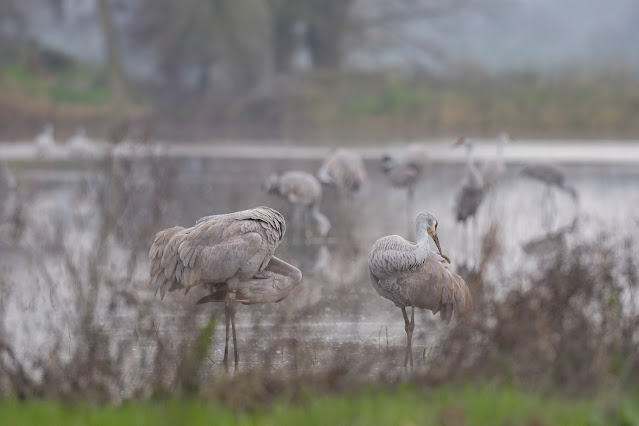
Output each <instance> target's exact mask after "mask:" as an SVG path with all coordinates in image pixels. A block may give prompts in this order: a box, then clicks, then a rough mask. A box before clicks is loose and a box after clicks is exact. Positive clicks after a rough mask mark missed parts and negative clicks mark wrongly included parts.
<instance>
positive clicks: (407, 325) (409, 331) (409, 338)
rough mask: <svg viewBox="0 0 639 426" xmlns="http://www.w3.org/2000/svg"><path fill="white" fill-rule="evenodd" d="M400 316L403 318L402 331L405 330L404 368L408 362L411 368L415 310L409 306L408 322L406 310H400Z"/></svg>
mask: <svg viewBox="0 0 639 426" xmlns="http://www.w3.org/2000/svg"><path fill="white" fill-rule="evenodd" d="M402 315H403V316H404V330H406V356H405V357H404V367H406V366H408V361H409V360H410V366H411V368H412V367H413V330H414V329H415V308H414V307H412V306H411V313H410V318H411V319H410V320H409V319H408V314H407V313H406V308H402Z"/></svg>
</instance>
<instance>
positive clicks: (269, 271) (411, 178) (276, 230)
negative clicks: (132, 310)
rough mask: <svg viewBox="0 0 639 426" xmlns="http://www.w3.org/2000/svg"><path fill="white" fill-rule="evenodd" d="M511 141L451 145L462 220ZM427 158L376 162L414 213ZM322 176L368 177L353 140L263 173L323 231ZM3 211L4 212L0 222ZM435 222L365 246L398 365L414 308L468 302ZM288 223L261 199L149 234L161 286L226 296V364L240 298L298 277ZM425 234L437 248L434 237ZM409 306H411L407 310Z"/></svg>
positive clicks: (445, 317) (544, 173) (275, 294)
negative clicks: (396, 322)
mask: <svg viewBox="0 0 639 426" xmlns="http://www.w3.org/2000/svg"><path fill="white" fill-rule="evenodd" d="M52 131H53V129H52V128H51V127H47V128H46V129H45V131H44V132H43V134H41V135H39V136H38V138H37V139H36V141H35V143H36V148H37V150H38V153H42V152H46V150H47V149H49V147H50V146H51V143H52V142H51V140H52ZM84 137H86V136H85V135H84V134H80V133H79V134H78V135H77V139H78V140H77V141H75V142H73V145H75V146H81V145H83V142H82V141H81V140H80V139H81V138H84ZM508 142H509V138H508V136H507V135H506V134H502V135H501V136H500V138H499V142H498V144H497V153H496V156H495V157H494V158H493V159H491V160H489V161H485V162H483V163H481V164H480V165H479V166H477V165H476V163H475V161H474V158H473V148H474V142H473V141H472V140H470V139H468V138H465V137H462V138H460V139H459V140H458V141H457V142H456V143H455V144H454V145H453V146H463V147H464V148H465V149H466V168H465V174H464V178H463V180H462V182H461V185H460V187H459V190H458V192H457V195H456V197H455V207H454V208H455V218H456V220H457V221H458V222H462V223H465V222H466V221H467V220H468V219H469V218H471V219H473V220H474V219H475V218H476V214H477V210H478V208H479V206H480V205H481V204H482V201H483V199H484V197H485V195H486V194H487V193H488V192H489V191H491V190H493V188H494V187H495V186H496V185H497V183H498V182H499V181H500V180H501V179H502V178H503V177H504V175H505V172H506V166H505V162H504V159H503V149H504V145H505V144H507V143H508ZM53 143H55V142H53ZM429 164H430V160H429V157H428V155H427V152H426V149H425V147H424V146H422V145H417V144H415V145H409V146H407V147H405V148H404V149H401V150H399V151H397V152H394V153H388V154H384V155H383V156H382V158H381V161H380V165H381V170H382V172H383V173H384V174H385V176H386V177H387V179H388V181H389V183H390V185H391V186H393V187H396V188H401V189H405V190H406V193H407V203H406V211H407V214H408V216H409V217H411V218H412V217H413V216H412V214H413V213H412V204H413V200H414V196H415V191H416V186H417V184H418V182H419V181H420V179H422V178H424V176H426V174H427V170H428V167H429ZM521 175H523V176H527V177H530V178H533V179H536V180H538V181H541V182H543V183H544V184H546V185H547V188H548V192H549V191H550V190H551V188H552V187H556V188H558V189H560V190H562V191H564V192H566V193H568V194H570V195H571V197H573V199H575V200H576V199H577V192H576V190H575V189H574V187H572V186H570V185H568V184H567V182H566V178H565V175H564V173H563V171H562V170H561V169H560V168H558V167H556V166H552V165H537V166H527V167H525V168H524V169H522V171H521ZM322 184H325V185H332V186H335V187H336V188H337V190H338V192H339V193H340V194H342V195H343V196H345V197H353V196H354V195H355V194H356V193H357V192H359V191H361V190H362V188H364V187H365V186H366V185H368V177H367V173H366V169H365V167H364V162H363V160H362V158H361V157H360V156H359V155H358V154H357V153H356V152H354V151H352V150H348V149H344V148H339V149H334V150H332V151H331V152H329V153H328V155H327V157H326V158H325V160H324V162H323V164H322V165H321V167H320V169H319V170H318V172H317V178H316V177H315V176H313V175H311V174H309V173H307V172H303V171H288V172H284V173H281V174H274V175H271V176H269V177H268V178H266V179H265V181H264V183H263V190H265V191H267V192H268V193H270V194H274V195H277V196H280V197H283V198H284V199H286V200H287V201H288V202H289V203H290V204H291V205H292V206H293V207H294V209H293V211H294V213H293V221H294V222H298V224H299V223H305V222H307V221H308V220H312V221H313V222H314V223H315V226H316V229H317V232H318V234H319V235H320V236H321V237H325V236H327V235H328V233H329V232H330V230H331V225H330V222H329V220H328V218H327V217H326V216H325V215H324V214H322V213H321V212H320V210H319V206H320V202H321V199H322ZM15 187H16V184H15V178H14V177H13V175H12V174H11V172H10V171H9V169H8V168H7V167H6V165H5V164H4V163H3V162H2V161H0V189H3V188H4V190H3V191H0V197H2V198H3V199H0V202H2V204H3V205H4V204H5V203H4V201H5V199H6V198H7V196H8V195H10V194H11V192H12V191H15ZM3 213H4V214H5V215H6V212H2V211H0V216H1V215H2V214H3ZM2 220H3V218H2V217H0V222H1V221H2ZM411 221H412V220H411ZM296 225H297V224H296ZM437 225H438V221H437V219H436V218H435V217H434V216H433V215H432V214H431V213H428V212H422V213H419V214H418V215H417V217H416V219H415V222H414V233H415V234H414V235H415V237H416V238H415V241H416V242H415V243H413V242H411V241H408V240H406V239H404V238H403V237H401V236H399V235H390V236H385V237H382V238H380V239H378V240H377V241H376V242H375V243H374V244H373V246H372V248H371V250H370V253H369V256H368V271H369V277H370V281H371V283H372V285H373V287H374V289H375V290H376V291H377V293H379V294H380V295H381V296H382V297H384V298H386V299H388V300H390V301H392V302H393V303H394V304H395V306H397V307H398V308H400V310H401V311H402V315H403V318H404V322H405V331H406V337H407V346H406V356H405V362H404V365H407V364H409V363H410V365H411V366H412V365H413V359H412V334H413V330H414V328H415V320H414V310H415V308H420V309H426V310H430V311H432V312H433V313H434V314H436V313H439V314H440V317H441V319H442V321H445V322H449V321H450V319H451V317H452V316H453V314H455V316H456V317H458V318H464V317H465V316H467V315H468V314H469V313H470V312H471V311H472V297H471V293H470V290H469V288H468V286H467V285H466V283H465V282H464V280H463V279H462V278H461V277H460V276H459V275H457V274H456V273H455V272H454V269H453V267H452V265H451V260H450V258H449V257H448V256H446V255H445V254H444V253H443V252H442V249H441V246H440V242H439V238H438V236H437ZM285 231H286V224H285V220H284V217H283V216H282V215H281V214H280V213H279V212H278V211H276V210H274V209H272V208H270V207H257V208H253V209H250V210H244V211H239V212H235V213H229V214H221V215H213V216H207V217H203V218H201V219H199V220H198V221H197V222H196V223H195V225H194V226H192V227H190V228H184V227H181V226H176V227H172V228H168V229H164V230H162V231H160V232H158V233H157V235H156V237H155V240H154V241H153V244H152V246H151V249H150V251H149V261H150V266H149V273H150V280H151V283H152V285H153V287H154V288H155V289H156V293H157V292H159V293H160V296H161V298H164V296H165V294H166V292H167V291H168V292H172V291H175V290H180V289H183V290H184V291H185V293H188V291H189V290H191V289H192V288H193V287H196V286H203V287H204V288H206V289H207V290H208V292H209V294H208V295H206V296H204V297H202V298H201V299H200V300H198V302H197V303H207V302H220V303H224V305H225V316H226V341H225V349H224V363H225V364H227V363H228V346H229V344H228V342H229V332H230V331H231V330H232V336H233V346H234V358H235V366H236V368H237V365H238V362H239V355H238V348H237V342H236V327H235V313H236V306H237V304H238V303H241V304H244V305H250V304H257V303H274V302H279V301H281V300H283V299H285V298H286V297H287V296H288V295H289V294H290V293H291V291H293V289H295V288H296V287H297V286H298V285H299V284H300V283H301V282H302V273H301V271H300V270H299V269H298V268H297V267H295V266H293V265H291V264H288V263H286V262H284V261H283V260H281V259H279V258H277V257H275V256H274V254H275V251H276V249H277V247H278V245H279V244H280V243H281V242H282V240H283V238H284V234H285ZM408 235H410V233H409V234H408ZM431 239H432V240H433V241H434V243H435V246H436V249H437V250H436V251H434V250H432V249H431V247H430V240H431ZM406 308H410V309H411V313H410V318H409V315H408V313H407V311H406Z"/></svg>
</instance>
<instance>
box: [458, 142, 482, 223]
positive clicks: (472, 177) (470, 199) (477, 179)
mask: <svg viewBox="0 0 639 426" xmlns="http://www.w3.org/2000/svg"><path fill="white" fill-rule="evenodd" d="M456 145H463V146H465V147H466V171H465V175H464V179H463V180H462V184H461V186H460V187H459V190H458V191H457V194H456V196H455V216H456V218H457V221H458V222H466V220H467V219H468V218H470V217H475V215H476V214H477V210H478V209H479V206H480V205H481V203H482V201H483V200H484V195H485V193H486V191H485V186H484V180H483V178H482V175H481V173H480V171H479V170H478V169H477V167H476V166H475V163H474V162H473V149H474V145H473V143H472V142H471V141H469V140H468V139H467V138H465V137H462V138H460V139H459V140H458V141H457V143H456Z"/></svg>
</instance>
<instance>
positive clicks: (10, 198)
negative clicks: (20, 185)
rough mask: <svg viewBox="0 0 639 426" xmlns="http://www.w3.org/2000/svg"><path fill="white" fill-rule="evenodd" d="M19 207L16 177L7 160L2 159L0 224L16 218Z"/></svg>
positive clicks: (0, 171)
mask: <svg viewBox="0 0 639 426" xmlns="http://www.w3.org/2000/svg"><path fill="white" fill-rule="evenodd" d="M17 207H18V206H17V183H16V178H15V177H14V176H13V173H11V170H9V168H8V167H7V164H6V162H5V161H4V160H2V159H0V225H1V224H2V223H4V222H9V221H10V220H11V219H12V218H15V213H16V209H17ZM14 231H15V229H14Z"/></svg>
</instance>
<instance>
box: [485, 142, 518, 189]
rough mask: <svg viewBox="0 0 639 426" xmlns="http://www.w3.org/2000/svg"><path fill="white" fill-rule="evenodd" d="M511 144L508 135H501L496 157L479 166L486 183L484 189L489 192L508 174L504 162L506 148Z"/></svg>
mask: <svg viewBox="0 0 639 426" xmlns="http://www.w3.org/2000/svg"><path fill="white" fill-rule="evenodd" d="M509 142H510V136H509V135H508V134H507V133H504V132H502V133H500V134H499V139H498V140H497V152H496V154H495V157H493V158H490V159H487V160H485V161H483V162H482V163H481V164H480V166H479V172H480V173H481V177H482V180H483V183H484V188H485V189H486V190H489V189H491V188H493V187H494V186H495V185H496V184H497V183H499V181H501V180H502V179H503V177H504V175H505V174H506V162H505V161H504V146H505V145H506V144H507V143H509Z"/></svg>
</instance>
